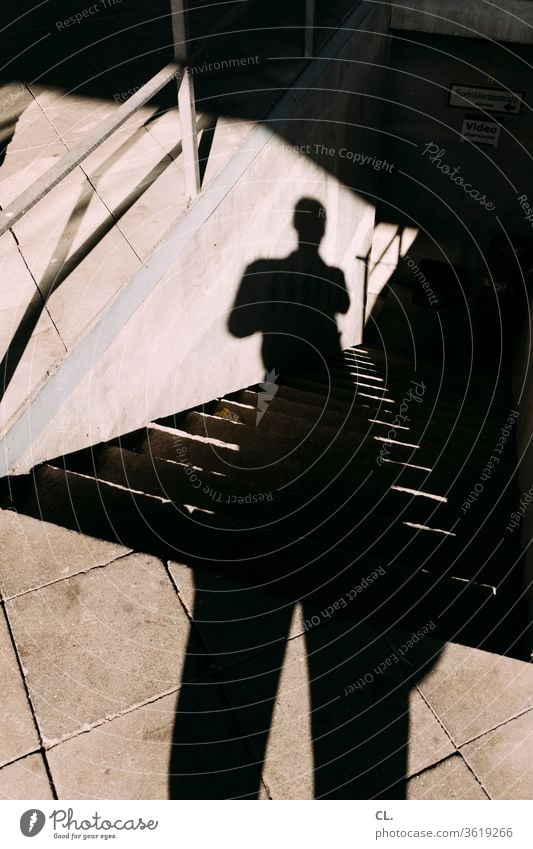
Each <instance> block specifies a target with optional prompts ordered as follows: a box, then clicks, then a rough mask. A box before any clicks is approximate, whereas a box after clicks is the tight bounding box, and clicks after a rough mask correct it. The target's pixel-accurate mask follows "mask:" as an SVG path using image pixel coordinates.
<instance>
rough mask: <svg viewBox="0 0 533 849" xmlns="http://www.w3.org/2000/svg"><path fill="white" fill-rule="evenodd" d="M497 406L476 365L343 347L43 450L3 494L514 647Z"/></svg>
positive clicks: (382, 614)
mask: <svg viewBox="0 0 533 849" xmlns="http://www.w3.org/2000/svg"><path fill="white" fill-rule="evenodd" d="M512 410H513V406H512V400H511V397H510V394H509V392H508V390H507V389H506V388H505V387H504V386H503V385H501V382H499V383H496V384H495V383H494V380H493V379H492V377H491V375H490V374H489V373H487V374H485V375H483V374H480V373H479V372H477V373H476V375H475V378H473V379H471V380H470V379H469V375H468V374H467V373H466V371H465V370H461V369H460V368H458V367H457V366H455V367H454V368H450V367H449V366H448V365H446V367H445V368H443V369H440V368H438V367H437V366H436V365H435V364H426V363H418V364H415V363H413V361H412V360H410V359H409V357H404V356H399V355H393V356H391V355H389V354H388V353H385V352H383V351H380V350H377V349H371V348H368V347H356V348H352V349H349V350H347V351H345V352H344V354H343V356H342V358H338V359H336V360H333V361H331V362H328V363H323V364H322V365H321V366H319V367H316V368H315V369H313V370H309V371H305V370H301V371H296V370H295V372H294V373H287V374H283V375H282V376H279V377H278V376H277V375H273V374H271V375H269V376H268V378H267V380H266V381H265V383H263V384H260V385H257V386H253V387H250V388H248V389H244V390H242V391H240V392H236V393H233V394H231V395H229V396H226V397H222V398H219V399H216V400H214V401H212V402H211V403H209V404H205V405H203V406H201V407H197V408H195V409H191V410H188V411H186V412H183V413H179V414H176V415H175V416H171V417H169V418H166V419H162V420H158V421H155V422H152V423H150V424H149V425H147V427H146V428H143V429H142V430H139V431H136V432H134V433H131V434H128V435H127V436H124V437H121V438H119V439H117V440H114V441H112V442H109V443H106V444H102V445H98V446H96V447H94V448H91V449H86V450H83V451H80V452H77V453H74V454H70V455H68V456H62V457H59V458H57V459H55V460H51V461H49V462H46V463H45V464H43V465H41V466H39V467H37V468H35V469H34V470H33V472H32V473H31V475H29V476H27V477H26V478H15V479H12V480H11V481H10V494H9V498H10V504H11V506H13V502H14V506H15V507H16V509H17V510H18V511H19V512H22V513H26V514H29V515H32V516H38V517H40V518H42V519H45V520H47V521H49V522H53V523H56V524H60V525H63V526H66V527H69V528H74V529H76V530H78V531H81V532H83V533H87V534H91V535H93V536H96V537H100V538H104V539H110V540H120V541H121V542H122V543H123V544H124V545H125V546H127V547H129V548H131V549H133V550H136V551H144V552H149V553H154V554H157V555H158V556H161V557H165V558H168V559H172V560H174V561H179V562H180V563H182V564H186V565H188V566H190V567H192V568H194V569H195V570H198V571H199V572H200V573H202V572H204V571H205V572H207V573H214V574H216V575H218V576H220V577H221V578H222V581H224V580H225V579H228V580H229V579H230V578H231V580H234V579H235V580H239V581H240V582H241V583H244V584H246V583H249V582H253V583H254V586H258V585H265V587H267V588H268V592H272V591H274V592H276V593H278V594H279V593H282V594H283V595H285V596H289V595H290V597H292V598H312V599H316V600H317V603H318V604H319V605H320V604H321V605H322V606H324V605H330V604H333V602H334V601H335V600H336V599H339V598H341V597H343V596H345V595H346V593H347V592H348V593H349V592H350V589H351V588H354V587H356V588H357V589H356V591H355V593H354V594H353V602H352V603H350V604H349V605H347V606H339V605H337V607H336V608H335V611H334V614H333V615H335V616H339V617H350V618H355V619H356V620H357V621H363V620H367V619H371V620H372V621H373V622H375V623H377V624H379V626H380V627H382V628H383V627H388V626H398V627H401V628H406V629H409V630H417V629H418V628H421V627H423V626H426V625H427V624H428V623H433V624H434V634H433V635H434V636H435V637H438V638H440V639H442V640H449V641H452V642H458V643H462V644H465V645H469V646H473V647H478V648H483V649H485V650H487V651H490V652H495V653H499V654H507V655H510V656H512V657H516V658H520V659H525V658H526V657H527V649H526V640H525V637H526V623H527V611H526V608H525V603H524V601H523V599H522V597H521V563H520V559H519V554H518V540H517V537H518V535H517V534H516V535H513V534H512V533H510V532H509V531H507V532H506V530H505V528H506V525H507V524H508V522H509V521H510V518H511V513H512V512H513V510H514V509H515V503H516V500H517V491H516V490H515V486H514V475H515V465H514V457H513V451H512V443H513V433H512V429H513V423H514V418H513V415H512ZM506 423H507V424H506ZM502 430H503V435H502ZM505 434H507V435H505ZM491 458H492V461H491ZM495 458H496V459H495ZM489 462H491V463H492V467H491V468H489V467H488V463H489ZM466 505H468V506H466ZM369 576H370V578H369Z"/></svg>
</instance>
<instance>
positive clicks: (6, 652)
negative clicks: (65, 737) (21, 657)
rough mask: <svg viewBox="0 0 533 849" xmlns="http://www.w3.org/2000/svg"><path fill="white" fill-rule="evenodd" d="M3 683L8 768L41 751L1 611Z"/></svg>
mask: <svg viewBox="0 0 533 849" xmlns="http://www.w3.org/2000/svg"><path fill="white" fill-rule="evenodd" d="M0 680H1V681H2V689H1V691H0V693H1V695H0V704H1V710H0V732H1V733H0V740H1V743H0V764H5V763H7V762H9V761H13V760H15V759H16V758H20V757H21V756H22V755H26V754H28V753H29V752H32V751H33V750H34V749H37V748H38V746H39V737H38V735H37V729H36V727H35V723H34V721H33V717H32V712H31V708H30V704H29V702H28V697H27V695H26V691H25V688H24V681H23V679H22V675H21V672H20V669H19V666H18V663H17V658H16V655H15V652H14V649H13V644H12V642H11V637H10V634H9V630H8V626H7V621H6V617H5V615H4V611H3V610H0Z"/></svg>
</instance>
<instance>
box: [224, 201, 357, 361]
mask: <svg viewBox="0 0 533 849" xmlns="http://www.w3.org/2000/svg"><path fill="white" fill-rule="evenodd" d="M293 225H294V228H295V230H296V232H297V234H298V249H297V250H295V251H293V252H292V253H291V254H289V256H287V257H284V258H283V259H260V260H257V261H256V262H253V263H252V264H251V265H249V266H248V267H247V268H246V270H245V272H244V275H243V278H242V281H241V284H240V286H239V290H238V292H237V297H236V300H235V304H234V306H233V310H232V312H231V315H230V319H229V322H228V326H229V330H230V332H231V333H232V335H233V336H235V337H237V338H238V339H242V338H244V337H245V336H251V335H252V334H254V333H258V332H261V333H262V334H263V344H262V350H261V352H262V357H263V363H264V365H265V369H266V371H267V372H272V371H275V372H276V373H278V374H280V373H284V372H285V371H287V369H291V370H294V369H298V368H300V367H303V366H305V367H312V366H313V365H314V366H319V367H320V365H321V364H322V363H323V358H332V357H339V356H340V354H341V345H340V341H339V332H338V328H337V321H336V316H337V315H339V314H344V313H346V312H348V308H349V306H350V298H349V295H348V292H347V289H346V282H345V279H344V274H343V273H342V271H341V270H340V269H339V268H334V267H331V266H328V265H326V263H325V262H324V260H323V259H322V257H321V256H320V253H319V248H320V243H321V241H322V239H323V237H324V233H325V229H326V210H325V209H324V207H323V206H322V204H321V203H319V202H318V201H317V200H313V199H312V198H302V199H301V200H299V201H298V203H297V204H296V207H295V210H294V217H293Z"/></svg>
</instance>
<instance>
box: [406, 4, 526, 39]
mask: <svg viewBox="0 0 533 849" xmlns="http://www.w3.org/2000/svg"><path fill="white" fill-rule="evenodd" d="M391 27H392V28H394V29H404V30H419V31H422V32H429V33H433V34H439V35H460V36H466V37H470V38H493V39H496V40H497V41H512V42H518V43H522V44H532V43H533V7H532V4H531V2H530V0H500V2H499V3H492V4H491V5H490V6H489V5H488V4H487V3H486V2H485V0H467V1H466V2H465V0H395V2H394V4H393V6H392V11H391Z"/></svg>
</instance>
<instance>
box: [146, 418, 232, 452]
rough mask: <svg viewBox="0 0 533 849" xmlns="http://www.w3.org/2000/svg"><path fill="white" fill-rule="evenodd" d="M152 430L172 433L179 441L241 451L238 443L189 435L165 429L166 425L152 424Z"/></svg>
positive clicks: (169, 428) (171, 428)
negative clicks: (184, 440)
mask: <svg viewBox="0 0 533 849" xmlns="http://www.w3.org/2000/svg"><path fill="white" fill-rule="evenodd" d="M150 430H161V431H163V432H164V433H170V434H172V436H175V437H176V438H178V439H187V441H188V442H189V441H192V442H203V443H204V444H205V445H214V446H215V447H216V448H227V449H228V450H229V451H240V445H237V443H236V442H224V440H223V439H216V438H215V437H214V436H200V434H196V433H189V432H188V431H186V430H177V428H175V427H165V425H160V424H151V425H150Z"/></svg>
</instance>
